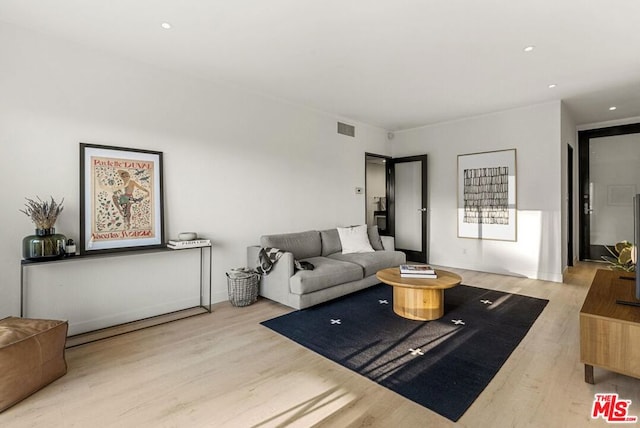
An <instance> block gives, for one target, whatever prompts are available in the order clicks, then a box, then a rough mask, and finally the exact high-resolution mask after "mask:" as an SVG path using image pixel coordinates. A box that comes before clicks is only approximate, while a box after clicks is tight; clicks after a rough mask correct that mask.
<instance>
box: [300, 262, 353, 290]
mask: <svg viewBox="0 0 640 428" xmlns="http://www.w3.org/2000/svg"><path fill="white" fill-rule="evenodd" d="M303 261H305V262H309V263H311V264H313V266H314V269H313V270H299V271H298V272H296V273H295V274H294V275H293V276H292V277H291V279H290V280H289V287H290V290H291V292H292V293H294V294H306V293H312V292H314V291H318V290H323V289H325V288H328V287H333V286H334V285H338V284H343V283H345V282H351V281H357V280H359V279H362V278H363V274H362V272H363V270H362V267H361V266H360V265H357V264H353V263H349V262H346V261H342V260H336V259H330V258H327V257H310V258H308V259H305V260H303Z"/></svg>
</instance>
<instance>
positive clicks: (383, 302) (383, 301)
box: [378, 300, 389, 305]
mask: <svg viewBox="0 0 640 428" xmlns="http://www.w3.org/2000/svg"><path fill="white" fill-rule="evenodd" d="M378 303H380V304H381V305H388V304H389V301H388V300H378Z"/></svg>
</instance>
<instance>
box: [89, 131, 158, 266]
mask: <svg viewBox="0 0 640 428" xmlns="http://www.w3.org/2000/svg"><path fill="white" fill-rule="evenodd" d="M163 243H164V219H163V202H162V152H155V151H149V150H139V149H129V148H123V147H111V146H101V145H95V144H84V143H80V246H79V247H80V253H81V254H90V253H98V252H110V251H125V250H137V249H147V248H152V247H162V246H164V244H163Z"/></svg>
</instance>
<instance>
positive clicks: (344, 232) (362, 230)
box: [337, 224, 375, 254]
mask: <svg viewBox="0 0 640 428" xmlns="http://www.w3.org/2000/svg"><path fill="white" fill-rule="evenodd" d="M337 229H338V235H339V236H340V244H341V245H342V254H350V253H373V252H374V251H375V250H374V249H373V248H372V247H371V243H370V242H369V234H368V233H367V225H366V224H363V225H362V226H351V227H338V228H337Z"/></svg>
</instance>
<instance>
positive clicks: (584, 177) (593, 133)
mask: <svg viewBox="0 0 640 428" xmlns="http://www.w3.org/2000/svg"><path fill="white" fill-rule="evenodd" d="M638 133H640V123H632V124H628V125H618V126H610V127H607V128H597V129H588V130H584V131H578V156H579V159H578V162H579V164H578V170H579V185H580V196H579V199H580V203H579V205H578V211H579V216H578V220H579V230H580V232H579V235H580V238H579V243H580V245H579V254H580V260H601V259H600V257H595V256H596V253H597V254H598V255H600V254H609V253H608V252H607V251H606V250H605V249H604V247H603V246H601V245H591V241H590V236H591V225H590V217H589V211H588V207H589V203H590V201H589V153H590V152H589V143H590V140H591V139H592V138H600V137H615V136H617V135H627V134H638ZM585 204H586V205H585Z"/></svg>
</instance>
